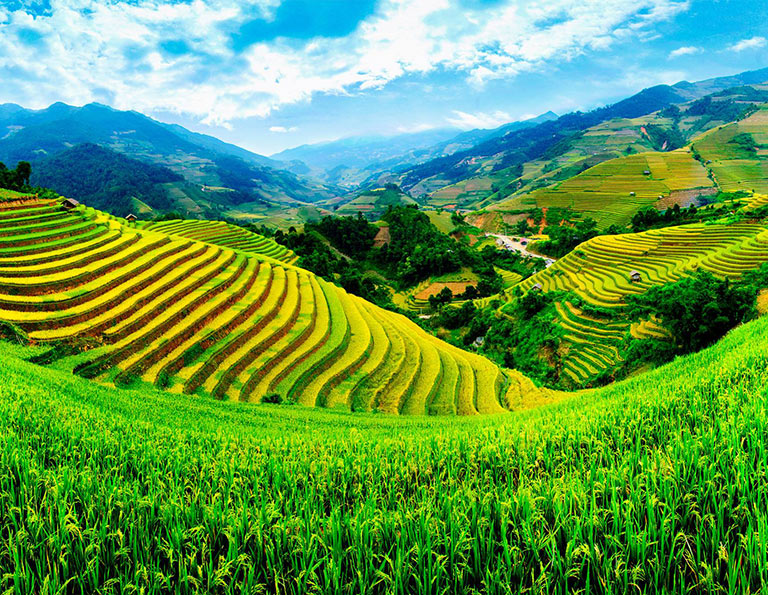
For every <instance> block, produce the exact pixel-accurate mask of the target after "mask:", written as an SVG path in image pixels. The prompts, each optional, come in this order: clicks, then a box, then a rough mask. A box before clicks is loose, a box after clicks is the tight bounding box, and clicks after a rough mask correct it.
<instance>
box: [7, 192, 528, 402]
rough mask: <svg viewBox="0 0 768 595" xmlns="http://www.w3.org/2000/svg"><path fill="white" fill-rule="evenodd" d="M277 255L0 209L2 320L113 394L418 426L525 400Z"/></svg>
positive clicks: (494, 371) (498, 372) (169, 226)
mask: <svg viewBox="0 0 768 595" xmlns="http://www.w3.org/2000/svg"><path fill="white" fill-rule="evenodd" d="M260 250H264V251H265V254H262V253H261V252H260ZM275 258H283V259H284V260H287V261H291V260H292V259H293V256H292V255H291V254H290V253H276V252H275V251H274V245H273V244H272V243H270V242H268V241H263V240H262V239H261V238H260V237H259V236H256V235H255V234H248V233H247V232H245V234H243V233H242V230H239V229H238V228H232V227H231V226H226V225H219V224H214V223H207V222H165V223H162V224H152V225H144V226H141V225H139V226H136V225H133V226H132V225H126V224H124V223H123V222H121V221H119V220H117V219H114V218H111V217H109V216H106V215H104V214H103V213H100V212H98V211H94V210H93V209H88V208H86V207H83V206H80V207H78V208H76V209H74V210H71V211H67V210H64V209H63V208H62V206H61V205H60V203H58V202H55V201H40V200H27V201H23V202H22V201H15V202H13V203H6V204H0V320H2V321H8V322H11V323H13V324H15V325H18V326H19V327H20V328H21V329H23V330H24V331H25V332H27V333H28V334H29V337H30V338H31V339H32V340H33V341H35V342H40V343H52V344H62V343H63V344H64V345H69V346H73V345H76V344H79V343H82V341H89V342H90V343H92V344H95V345H96V348H95V349H91V350H87V351H85V352H83V353H79V354H77V353H76V354H74V355H70V356H67V357H65V358H64V359H63V360H61V361H60V362H58V363H57V366H60V367H65V368H66V367H69V368H71V369H74V371H75V372H76V373H78V374H79V375H81V376H84V377H87V378H92V379H96V380H99V381H104V382H111V383H114V384H116V385H118V386H129V385H140V384H141V383H149V384H154V385H156V386H159V387H162V388H166V389H168V390H170V391H172V392H174V391H175V392H184V393H200V394H205V395H212V396H214V397H216V398H219V399H237V400H241V401H254V402H258V401H261V400H262V399H263V398H264V397H265V396H267V395H273V394H278V395H280V396H281V397H282V398H284V399H288V400H291V401H296V402H298V403H301V404H304V405H310V406H312V405H319V406H325V407H339V408H344V409H354V410H378V411H383V412H387V413H422V414H423V413H446V414H453V413H458V414H472V413H495V412H500V411H503V410H504V407H505V406H507V405H508V404H509V403H512V402H515V401H517V400H518V397H519V393H520V391H521V390H525V391H530V390H531V389H532V385H531V384H530V383H526V381H525V379H522V378H521V377H520V376H519V375H518V374H516V373H515V372H511V371H508V370H502V369H500V368H498V367H496V366H495V365H494V364H492V363H491V362H490V361H488V360H486V359H485V358H482V357H479V356H477V355H475V354H471V353H468V352H464V351H462V350H460V349H457V348H454V347H452V346H451V345H448V344H446V343H443V342H441V341H439V340H438V339H435V338H434V337H432V336H431V335H429V334H427V333H426V332H424V331H422V330H421V329H420V328H419V327H418V326H416V325H415V324H413V323H412V322H410V321H409V320H408V319H406V318H404V317H402V316H400V315H397V314H394V313H391V312H388V311H386V310H382V309H380V308H378V307H376V306H373V305H372V304H370V303H368V302H366V301H364V300H362V299H360V298H358V297H356V296H353V295H349V294H347V293H346V292H344V291H343V290H342V289H340V288H338V287H336V286H335V285H332V284H330V283H327V282H325V281H323V280H322V279H319V278H318V277H315V276H314V275H312V274H311V273H309V272H307V271H305V270H302V269H299V268H296V267H294V266H292V265H290V264H288V263H287V262H280V261H278V260H276V259H275Z"/></svg>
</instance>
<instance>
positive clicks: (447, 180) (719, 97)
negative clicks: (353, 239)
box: [392, 69, 768, 208]
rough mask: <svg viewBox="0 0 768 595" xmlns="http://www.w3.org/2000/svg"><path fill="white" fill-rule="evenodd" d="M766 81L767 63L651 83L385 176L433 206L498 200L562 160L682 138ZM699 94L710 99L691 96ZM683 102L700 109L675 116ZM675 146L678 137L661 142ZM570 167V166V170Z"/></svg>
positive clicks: (585, 160)
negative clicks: (722, 73) (612, 101)
mask: <svg viewBox="0 0 768 595" xmlns="http://www.w3.org/2000/svg"><path fill="white" fill-rule="evenodd" d="M766 81H768V69H763V70H759V71H752V72H747V73H742V74H741V75H737V76H734V77H723V78H720V79H711V80H707V81H700V82H697V83H687V82H683V83H678V84H676V85H672V86H668V85H660V86H656V87H652V88H649V89H645V90H643V91H641V92H640V93H638V94H636V95H634V96H632V97H629V98H627V99H625V100H623V101H620V102H618V103H615V104H613V105H609V106H606V107H603V108H599V109H595V110H593V111H591V112H586V113H583V112H574V113H570V114H566V115H564V116H561V117H559V118H557V119H555V120H551V121H547V122H544V123H541V124H539V125H537V126H534V127H531V128H528V129H523V130H518V131H513V132H510V133H508V134H505V135H503V136H500V137H497V138H492V139H489V140H486V141H485V142H481V143H479V144H476V145H475V146H473V147H471V148H469V149H467V150H464V151H458V152H456V153H454V154H452V155H449V156H445V157H440V158H436V159H433V160H430V161H427V162H425V163H422V164H418V165H415V166H413V167H406V168H401V169H400V170H398V171H396V172H395V174H396V175H395V176H394V179H393V180H392V181H396V182H397V183H399V184H400V185H401V186H402V187H403V189H405V190H406V191H408V192H409V193H410V194H411V195H412V196H421V195H422V194H427V195H429V196H430V199H429V200H430V204H432V205H433V206H437V207H440V206H445V205H446V204H451V203H453V204H456V203H458V204H459V206H462V207H469V208H471V207H476V206H478V205H479V204H480V203H482V201H483V200H485V199H489V200H490V201H493V200H498V199H500V198H504V197H505V196H507V195H509V194H510V193H512V192H516V191H519V190H520V189H521V187H522V185H523V184H525V183H526V182H529V183H530V182H531V181H532V180H534V179H535V178H537V177H538V176H540V175H542V174H550V172H553V171H555V173H556V170H557V168H559V167H562V166H563V165H565V164H566V162H570V163H568V164H569V165H572V166H573V165H575V166H576V167H582V166H583V165H586V166H587V167H589V166H592V165H595V164H596V163H598V162H599V161H601V160H605V159H611V158H615V157H619V156H620V155H621V154H622V152H623V151H625V150H634V151H637V150H640V151H648V150H661V149H662V147H664V148H665V149H666V148H667V146H668V145H670V143H674V142H679V141H677V139H678V137H680V138H684V139H690V138H692V137H693V136H695V134H697V133H699V132H701V131H702V130H706V129H707V126H709V127H712V126H716V125H718V123H722V122H723V121H724V122H728V121H731V120H733V119H735V117H736V115H737V114H738V110H737V111H736V112H735V113H729V114H727V115H725V118H726V119H725V120H722V118H721V117H718V116H723V115H724V114H718V113H717V112H718V108H722V107H729V106H735V107H737V108H738V107H739V106H741V108H742V109H743V107H745V105H746V103H748V102H750V101H751V102H753V103H754V102H761V101H762V102H764V101H766V100H767V98H766V97H765V96H763V95H761V94H760V93H758V94H757V95H756V94H755V91H754V88H753V87H752V86H750V85H758V84H759V83H762V82H766ZM707 95H712V97H713V99H711V100H710V101H709V102H706V101H705V102H702V103H698V100H700V99H701V98H703V97H705V96H707ZM685 104H693V105H696V107H697V108H698V109H700V111H701V113H698V114H696V115H695V117H690V116H693V114H690V115H689V114H683V115H682V117H679V116H678V115H677V111H676V110H675V107H677V106H684V105H685ZM701 108H704V109H701ZM663 110H667V112H668V113H667V115H666V116H665V115H660V114H658V113H657V112H659V111H663ZM638 119H642V120H638ZM631 120H638V121H635V122H631ZM718 120H719V122H718ZM616 124H618V125H616ZM605 127H608V128H609V134H608V135H607V136H609V137H610V138H609V139H606V138H603V140H607V141H608V145H606V144H604V143H603V142H600V140H601V139H599V138H594V136H595V132H596V133H597V135H598V136H603V137H605V136H606V135H605V132H604V131H605ZM641 127H644V128H643V130H641ZM601 128H602V129H603V132H602V133H601V131H600V130H601ZM664 141H667V143H666V145H665V142H664ZM679 146H682V145H681V144H677V145H676V146H671V147H669V148H677V147H679ZM628 148H629V149H628ZM574 149H575V150H574ZM601 154H602V156H599V155H601ZM561 156H566V159H565V160H564V159H562V158H561ZM578 162H581V163H578ZM574 173H578V172H572V173H570V175H573V174H574ZM560 179H563V178H560ZM521 182H522V184H521Z"/></svg>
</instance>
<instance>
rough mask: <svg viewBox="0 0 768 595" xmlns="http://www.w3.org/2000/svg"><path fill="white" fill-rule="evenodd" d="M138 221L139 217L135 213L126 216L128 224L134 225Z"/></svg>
mask: <svg viewBox="0 0 768 595" xmlns="http://www.w3.org/2000/svg"><path fill="white" fill-rule="evenodd" d="M136 219H137V217H136V215H134V214H133V213H128V214H127V215H126V216H125V220H126V221H128V223H133V222H134V221H136Z"/></svg>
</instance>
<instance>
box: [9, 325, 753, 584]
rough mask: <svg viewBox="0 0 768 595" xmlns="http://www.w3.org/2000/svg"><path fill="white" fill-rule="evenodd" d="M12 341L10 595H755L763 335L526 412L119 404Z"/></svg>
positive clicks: (127, 398)
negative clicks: (426, 414) (451, 414)
mask: <svg viewBox="0 0 768 595" xmlns="http://www.w3.org/2000/svg"><path fill="white" fill-rule="evenodd" d="M23 353H26V352H23V351H21V350H20V349H19V348H17V347H13V346H11V345H10V344H8V343H0V485H2V486H3V489H1V490H0V510H2V511H3V514H2V515H0V532H2V535H3V536H4V539H3V540H2V541H0V568H2V569H3V572H2V574H0V589H2V590H3V591H4V592H23V593H33V592H49V593H53V592H80V591H83V592H105V593H125V592H146V593H153V592H158V593H159V592H179V593H187V592H190V593H191V592H207V593H233V592H281V593H282V592H286V593H303V592H323V593H331V592H332V593H340V594H345V593H350V594H351V593H361V592H366V593H397V592H402V593H417V592H463V593H470V592H483V591H484V592H517V591H522V590H527V591H532V592H546V593H550V592H560V591H566V590H567V591H569V592H591V593H598V592H600V593H604V592H611V593H625V592H632V591H637V592H640V593H662V592H664V593H675V594H677V593H679V594H683V593H689V592H691V591H694V592H730V593H746V592H755V593H756V592H759V591H760V589H761V588H762V587H763V585H764V584H765V580H766V576H768V562H767V561H766V557H765V539H764V537H765V535H764V528H765V527H766V526H768V512H767V511H768V506H766V505H765V504H766V503H765V501H764V499H765V490H764V486H765V477H766V474H767V473H768V465H767V464H766V461H768V453H766V451H765V445H766V443H767V442H768V435H766V408H767V407H768V399H767V397H766V396H767V395H768V318H763V319H760V320H757V321H755V322H753V323H750V324H748V325H745V326H743V327H741V328H738V329H736V330H735V331H733V332H732V333H731V334H730V335H729V336H727V337H726V338H725V339H724V340H723V341H722V342H721V343H720V344H718V345H716V346H715V347H713V348H710V349H708V350H706V351H703V352H701V353H698V354H696V355H693V356H689V357H686V358H682V359H679V360H677V361H675V362H674V363H672V364H670V365H668V366H665V367H663V368H661V369H658V370H656V371H654V372H652V373H650V374H648V375H645V376H642V377H639V378H635V379H631V380H629V381H625V382H622V383H621V384H617V385H615V386H611V387H608V388H605V389H601V390H599V391H592V392H587V393H579V394H577V395H574V396H573V397H572V398H569V399H567V400H565V401H563V402H561V403H559V404H554V405H550V406H546V407H541V408H538V409H536V410H533V411H530V412H523V413H513V414H507V415H502V416H488V417H481V418H462V419H450V418H407V417H393V416H391V417H389V416H381V415H369V414H356V415H349V414H342V413H338V412H330V411H321V410H312V409H306V408H295V407H275V406H271V407H270V406H261V407H257V406H252V405H248V404H238V403H220V402H214V401H211V400H208V399H197V398H192V397H188V396H185V395H172V394H168V393H162V392H156V391H152V390H149V389H143V390H141V391H134V390H116V389H114V388H109V387H105V386H102V385H99V384H95V383H90V382H87V381H84V380H83V379H80V378H77V377H74V376H72V375H70V374H67V373H64V372H61V371H58V370H54V369H47V368H41V367H39V366H35V365H32V364H29V363H27V362H24V361H22V360H20V359H18V357H17V355H21V354H23Z"/></svg>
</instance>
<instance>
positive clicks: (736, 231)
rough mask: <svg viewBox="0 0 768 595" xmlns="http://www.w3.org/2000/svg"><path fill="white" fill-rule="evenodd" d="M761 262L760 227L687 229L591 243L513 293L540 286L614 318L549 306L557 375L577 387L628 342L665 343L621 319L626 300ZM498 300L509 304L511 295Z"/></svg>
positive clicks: (767, 240) (765, 237) (766, 239)
mask: <svg viewBox="0 0 768 595" xmlns="http://www.w3.org/2000/svg"><path fill="white" fill-rule="evenodd" d="M765 262H768V228H766V227H765V226H763V225H758V224H751V223H737V224H730V225H726V224H714V225H713V224H710V225H705V224H693V225H684V226H680V227H669V228H665V229H658V230H651V231H647V232H643V233H638V234H625V235H619V236H599V237H596V238H594V239H592V240H589V241H588V242H585V243H583V244H581V245H580V246H579V247H578V248H577V249H576V250H574V251H573V252H571V253H570V254H568V255H567V256H565V257H564V258H562V259H560V260H558V261H557V262H556V263H554V264H553V265H552V266H551V267H549V268H548V269H545V270H543V271H541V272H539V273H537V274H535V275H533V276H532V277H529V278H528V279H525V280H523V281H521V282H520V283H519V284H518V285H517V286H516V287H519V288H520V289H521V290H523V291H527V290H531V289H532V288H534V287H536V288H539V287H540V288H541V291H545V292H549V291H566V292H570V293H572V294H574V295H575V296H577V297H578V298H579V299H581V300H583V302H584V303H585V304H587V305H590V306H593V307H597V308H600V309H603V310H602V311H611V310H613V311H614V312H615V315H614V316H590V315H586V314H584V312H583V308H579V307H577V306H576V305H574V304H573V303H571V301H564V302H562V303H558V304H557V305H556V306H557V314H558V316H557V320H556V324H558V325H559V326H561V327H562V328H563V329H564V330H565V334H564V337H563V338H564V339H565V341H566V343H567V344H568V345H567V347H566V352H565V354H564V356H563V375H564V376H567V377H568V378H569V379H570V381H571V382H573V384H575V385H580V384H584V383H587V382H589V381H590V380H591V379H593V378H595V377H596V376H598V375H600V374H601V373H603V372H605V371H606V370H609V369H610V368H612V367H614V366H615V365H616V364H618V363H620V361H621V354H620V348H621V344H622V343H623V341H624V339H625V337H627V336H628V335H631V336H634V337H638V338H642V337H657V338H663V337H664V336H665V333H664V329H663V328H661V327H660V326H659V324H658V322H657V321H654V320H647V321H642V322H640V323H639V324H638V323H635V324H630V322H629V321H627V320H626V318H623V317H622V306H624V305H625V302H624V298H626V296H628V295H631V294H639V293H642V292H644V291H646V290H647V289H649V288H650V287H652V286H654V285H660V284H664V283H668V282H671V281H676V280H679V279H680V278H681V277H682V276H684V275H685V274H687V273H690V272H692V271H695V270H706V271H710V272H712V273H713V274H715V275H717V276H720V277H730V278H735V277H738V276H739V275H741V274H742V273H744V272H745V271H748V270H751V269H754V268H757V267H759V266H760V265H761V264H763V263H765ZM634 271H637V272H638V273H639V274H640V280H639V281H632V280H631V278H630V273H632V272H634ZM502 295H503V296H506V297H507V298H508V299H511V296H512V293H511V292H510V291H507V292H505V293H504V294H502ZM484 303H486V304H487V300H486V302H484ZM502 310H503V307H502Z"/></svg>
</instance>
